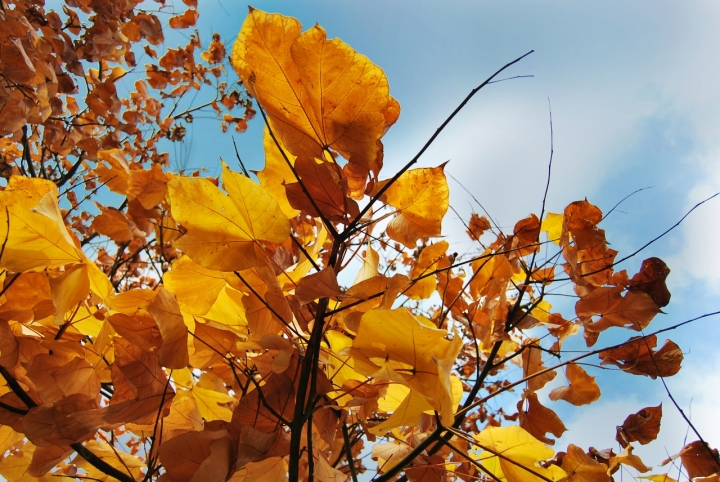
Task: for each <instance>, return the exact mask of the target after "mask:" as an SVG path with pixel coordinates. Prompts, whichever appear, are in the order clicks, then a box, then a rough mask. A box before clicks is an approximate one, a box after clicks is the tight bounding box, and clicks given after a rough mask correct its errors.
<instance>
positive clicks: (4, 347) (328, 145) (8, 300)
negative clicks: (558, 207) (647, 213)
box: [0, 0, 720, 482]
mask: <svg viewBox="0 0 720 482" xmlns="http://www.w3.org/2000/svg"><path fill="white" fill-rule="evenodd" d="M184 2H185V3H186V4H187V5H188V6H189V8H188V9H187V10H186V11H185V12H184V13H182V14H177V15H174V16H172V17H171V18H170V19H169V25H170V27H171V28H188V27H190V26H192V25H194V23H195V22H196V20H197V17H198V10H197V8H196V5H195V2H193V1H191V0H184ZM159 11H160V12H164V11H165V7H164V6H163V5H160V6H159ZM63 12H64V17H63V16H61V15H60V14H58V13H56V12H53V11H50V12H46V11H45V10H44V7H43V6H42V4H41V2H36V1H32V0H17V1H13V2H9V4H8V3H3V4H2V9H1V10H0V22H2V25H3V31H6V32H10V34H9V35H6V36H4V37H3V38H2V39H0V42H1V44H0V49H1V50H0V55H1V56H2V57H1V59H0V70H1V72H0V76H1V77H2V85H1V86H0V105H1V107H0V109H2V116H3V123H2V126H0V129H2V134H3V135H4V136H5V137H2V138H0V150H1V152H2V154H3V163H4V164H3V169H4V170H3V173H4V177H5V178H6V179H7V183H6V186H5V187H4V189H3V190H2V191H0V240H2V245H1V247H0V268H1V269H2V272H1V273H2V274H1V275H0V276H2V291H1V293H0V332H1V333H0V375H1V376H2V380H1V381H3V382H4V384H3V385H2V386H0V424H2V425H1V426H0V448H2V451H3V452H5V453H6V455H5V456H4V457H3V459H2V460H1V461H0V474H1V475H3V476H4V477H5V478H6V479H8V480H13V481H15V480H28V481H31V480H50V477H51V476H63V477H71V478H72V477H76V478H79V479H82V478H86V479H90V480H109V479H111V478H114V479H117V480H121V481H131V480H134V481H140V480H144V481H147V480H153V479H158V480H166V481H199V480H202V481H210V482H213V481H218V482H221V481H226V480H231V481H233V482H240V481H247V482H250V481H267V482H274V481H280V480H287V479H289V480H322V481H330V480H332V481H342V480H347V479H352V480H357V477H358V474H360V473H362V472H365V471H375V472H376V473H377V475H376V477H375V479H374V480H378V481H385V480H396V479H397V480H412V481H420V480H422V481H440V480H449V479H458V480H467V481H471V480H506V481H508V482H516V481H525V480H544V481H548V480H551V481H560V480H568V481H592V482H595V481H598V482H602V481H609V480H612V474H613V473H615V472H616V471H618V470H619V469H620V468H621V466H623V465H625V466H630V467H633V468H635V469H637V470H638V471H641V472H646V471H649V470H650V469H649V468H648V467H646V466H645V465H644V463H643V462H642V461H641V460H640V459H639V458H638V457H637V456H636V455H634V454H633V453H632V451H633V444H635V443H639V444H646V443H649V442H650V441H652V440H654V439H655V438H656V437H657V434H658V432H659V429H660V419H661V415H662V410H661V407H647V408H644V409H642V410H640V411H639V412H638V413H636V414H633V415H630V416H629V417H628V418H627V420H626V421H625V422H624V423H623V424H622V425H621V426H619V427H618V442H619V443H620V444H621V446H622V447H623V449H624V450H623V451H622V452H621V453H620V454H616V453H614V452H613V451H612V450H610V449H608V450H596V449H593V448H590V449H589V450H585V449H583V448H580V447H577V446H575V445H570V446H569V447H568V448H567V450H566V451H563V452H557V453H556V452H555V451H554V450H553V449H551V448H550V447H549V445H551V444H553V442H554V441H553V440H552V438H550V435H552V436H555V437H558V436H560V435H561V434H562V433H563V432H564V431H565V427H564V425H563V422H562V421H561V420H560V418H559V417H558V416H557V414H556V413H555V412H554V411H553V410H552V409H551V408H548V407H545V406H543V405H542V404H541V403H540V400H539V398H538V395H537V391H538V390H540V389H541V388H543V387H544V386H545V385H546V384H547V383H548V382H549V381H551V380H553V379H554V378H555V376H556V375H557V373H558V371H559V370H561V369H563V368H564V371H565V376H566V378H567V385H566V386H562V387H560V388H556V389H554V390H553V391H552V392H550V399H551V400H564V401H566V402H568V403H571V404H573V405H585V404H589V403H592V402H594V401H596V400H597V399H598V398H599V397H600V388H599V386H598V385H597V383H596V382H595V380H594V378H593V377H592V376H590V375H589V374H588V373H587V372H586V370H585V369H584V368H582V366H581V364H580V363H579V362H580V360H582V359H584V358H586V357H590V356H597V357H599V361H600V362H601V363H602V364H610V365H615V366H617V367H618V368H619V369H620V370H621V371H624V372H627V373H631V374H635V375H642V376H649V377H653V378H656V377H667V376H672V375H675V374H676V373H678V370H679V369H680V363H681V361H682V352H681V351H680V349H679V348H678V347H677V345H675V344H674V343H673V342H671V341H666V342H665V343H664V344H663V345H662V347H660V348H659V349H656V346H657V336H656V334H651V335H646V334H645V333H644V332H643V330H644V329H645V328H647V327H648V325H649V323H650V322H651V320H652V319H653V318H654V317H655V316H656V315H657V314H658V313H660V309H661V308H662V307H663V306H665V305H667V303H668V302H669V299H670V295H669V293H668V291H667V289H666V287H665V278H666V277H667V275H668V273H669V270H668V269H667V267H666V266H665V264H664V263H663V262H662V261H661V260H659V259H657V258H650V259H648V260H646V261H645V262H644V263H643V265H642V267H641V270H640V272H639V273H637V274H635V275H634V276H632V277H630V276H629V275H628V274H627V273H626V272H625V271H619V272H616V271H614V269H613V267H614V266H615V264H616V263H617V262H618V260H616V254H617V253H616V252H615V251H613V250H612V249H610V248H608V243H607V241H606V238H605V233H604V231H603V230H602V229H600V228H599V227H598V225H599V223H600V221H601V220H602V217H603V216H602V213H601V212H600V210H599V209H598V208H597V207H595V206H593V205H592V204H590V203H589V202H587V201H579V202H575V203H572V204H570V205H569V206H568V207H567V208H566V209H565V210H564V212H563V213H562V214H553V213H548V214H547V215H545V213H544V212H541V213H540V216H539V217H538V216H536V215H531V216H528V217H527V218H525V219H523V220H521V221H519V222H518V223H517V224H516V225H515V227H514V229H513V232H512V234H506V233H503V232H501V231H500V230H499V229H498V228H497V227H496V226H495V225H494V223H493V222H492V221H491V220H490V219H488V218H487V217H485V216H483V217H480V216H478V215H475V214H474V215H473V216H472V218H471V219H470V220H469V221H468V223H467V227H468V234H469V236H470V237H471V239H472V240H473V242H474V244H475V246H476V249H475V250H474V251H473V252H471V253H470V254H469V255H464V256H458V255H457V254H456V253H451V252H450V245H449V244H448V243H447V242H446V241H444V240H440V241H436V242H432V241H431V239H432V238H437V237H439V236H440V235H441V225H442V220H443V217H444V216H445V214H446V212H447V210H448V208H449V189H448V185H447V181H446V178H445V174H444V166H443V165H441V166H438V167H434V168H414V169H413V168H412V166H413V165H414V164H415V163H416V161H417V158H418V157H419V155H418V156H417V157H416V158H415V159H413V160H412V161H410V162H409V163H408V164H407V165H406V166H405V167H404V168H403V169H401V170H400V171H399V172H397V173H396V174H395V175H394V176H392V177H391V178H389V179H381V178H380V172H381V170H382V165H383V146H382V143H381V140H380V139H381V138H382V136H383V135H384V134H385V132H386V131H387V130H388V128H389V127H390V126H392V124H393V123H395V121H396V120H397V119H398V116H399V113H400V107H399V104H398V103H397V101H395V99H393V98H392V97H391V96H390V95H389V86H388V81H387V78H386V77H385V74H384V73H383V71H382V70H381V69H380V68H379V67H377V66H375V65H374V64H372V63H371V62H370V60H369V59H367V58H366V57H364V56H362V55H360V54H358V53H357V52H355V51H354V50H352V49H351V48H350V47H349V46H347V45H346V44H344V43H343V42H342V41H340V40H338V39H334V40H328V39H327V38H326V35H325V31H324V30H323V29H322V28H321V27H319V26H315V27H313V28H311V29H309V30H307V31H305V32H302V28H301V25H300V23H299V22H298V21H297V20H295V19H292V18H287V17H283V16H281V15H277V14H266V13H263V12H261V11H258V10H253V9H251V11H250V14H249V16H248V17H247V19H246V20H245V23H244V24H243V26H242V29H241V31H240V34H239V37H238V39H237V41H236V42H235V44H234V47H233V49H232V54H231V63H232V66H233V67H234V69H235V71H236V72H237V75H238V76H239V77H240V79H241V81H240V83H239V86H238V87H236V88H235V90H229V88H228V84H227V83H226V82H220V81H219V80H218V79H220V78H221V76H223V75H227V74H229V73H228V72H226V71H225V67H224V62H225V61H226V58H225V57H226V55H225V47H224V45H223V44H222V42H221V41H220V38H219V36H217V35H215V36H214V37H213V40H212V42H211V44H210V47H209V48H208V49H207V50H206V51H204V52H202V54H201V58H202V60H203V61H204V63H196V62H195V60H194V51H195V49H200V48H201V44H200V40H199V36H198V35H197V34H196V35H194V36H191V40H190V42H189V43H188V44H187V45H186V46H185V47H181V48H178V49H168V50H167V52H165V53H164V54H163V55H162V56H161V57H160V59H159V60H158V61H157V63H150V64H148V65H146V66H145V71H144V75H145V77H144V78H143V79H141V80H138V81H136V82H135V84H134V87H135V90H134V91H132V92H130V93H129V94H128V96H127V97H122V96H121V95H120V94H118V87H117V85H116V84H117V83H118V81H119V80H120V79H122V78H123V77H124V76H126V75H128V74H130V73H134V72H135V69H136V65H135V63H136V61H135V55H136V52H139V51H140V50H139V48H140V47H142V51H143V52H144V53H145V54H146V55H147V56H148V58H150V59H155V58H157V54H156V51H155V50H154V49H153V46H157V45H159V44H161V43H162V42H163V33H162V26H161V22H160V21H159V19H158V17H157V16H156V15H155V14H154V13H151V12H149V11H147V10H140V9H139V8H138V2H135V1H130V0H127V1H117V2H116V1H113V2H110V1H91V2H87V1H82V0H72V1H70V0H68V1H67V3H66V5H64V8H63ZM136 44H137V45H136ZM151 62H153V61H152V60H151ZM95 63H96V64H97V66H98V67H97V69H92V68H88V65H90V64H95ZM123 65H124V66H126V67H128V69H129V70H126V69H125V68H124V67H123ZM86 70H87V72H86ZM80 80H81V81H83V84H84V87H83V86H81V85H80V82H79V81H80ZM213 80H215V83H214V84H213ZM490 80H492V78H491V79H488V81H490ZM203 85H210V86H211V87H212V88H214V89H215V94H216V95H215V98H214V99H213V100H211V101H209V102H207V104H203V105H200V106H195V107H191V108H188V109H187V110H186V111H184V112H183V113H181V114H175V111H176V109H177V106H178V105H179V100H180V99H181V98H183V96H185V95H186V93H188V92H191V91H193V90H199V89H201V87H202V86H203ZM483 85H485V84H483ZM81 88H84V90H82V94H79V92H80V91H81ZM243 89H247V92H248V93H249V94H250V95H251V96H252V98H254V102H255V103H256V106H257V108H258V110H259V111H260V112H261V113H262V115H263V118H264V119H265V121H266V130H265V135H264V147H265V155H266V158H265V167H264V169H263V170H262V171H260V172H258V173H257V178H258V180H259V183H257V182H255V181H254V180H253V179H251V178H250V177H249V175H248V173H247V172H244V173H242V174H241V173H237V172H233V171H232V170H231V169H230V168H229V167H228V166H227V165H224V164H223V169H222V175H221V177H220V179H212V178H203V177H200V176H199V173H194V175H191V176H186V175H184V174H183V173H182V172H179V173H177V172H173V171H172V169H170V166H169V164H170V163H169V160H170V159H169V155H168V154H167V153H163V152H161V149H162V142H168V141H178V140H181V139H182V137H183V135H184V134H183V133H184V131H183V127H182V124H181V122H183V121H184V122H190V121H191V120H192V112H194V111H195V110H197V109H199V108H202V107H208V108H213V109H214V110H215V111H216V112H217V114H218V116H219V118H220V119H221V120H222V122H223V124H222V127H223V130H226V129H227V127H228V126H229V125H231V124H232V125H235V126H236V127H235V128H236V129H237V130H240V131H241V130H243V129H244V127H245V125H246V121H247V120H249V118H251V117H252V116H253V114H254V112H255V111H254V110H253V108H252V104H251V100H250V99H249V97H247V96H246V94H245V93H244V92H245V90H243ZM153 90H155V91H157V94H151V93H150V92H151V91H153ZM477 90H478V89H476V91H477ZM474 92H475V91H474ZM471 95H472V94H471ZM163 101H165V102H170V103H172V106H171V110H170V113H169V114H168V113H167V110H168V107H166V106H165V105H164V103H163ZM233 109H239V110H240V111H242V112H243V114H242V115H234V114H233ZM226 111H227V112H229V113H224V112H226ZM163 139H165V140H163ZM423 150H424V149H423ZM421 153H422V151H421ZM65 185H67V187H65ZM63 188H64V189H63ZM83 191H84V192H85V193H86V195H85V196H84V197H83V198H82V199H81V200H78V193H82V192H83ZM107 192H111V193H115V195H116V196H118V195H119V196H120V197H121V198H122V203H121V204H120V207H118V208H114V207H109V206H104V205H101V204H96V206H97V210H93V209H90V208H87V209H83V210H82V211H80V214H77V215H73V214H72V213H73V212H74V211H76V210H77V209H78V207H79V206H80V205H81V204H82V203H83V202H84V201H86V200H89V199H93V200H95V201H99V200H100V199H104V198H107V197H109V196H110V195H109V194H106V193H107ZM373 233H375V234H373ZM113 245H114V246H115V253H114V254H111V253H110V252H109V251H110V250H112V249H113V248H112V246H113ZM541 259H542V261H541ZM381 260H382V261H381ZM353 268H356V272H353V273H348V271H350V270H352V269H353ZM563 283H570V284H571V286H572V287H573V288H574V292H575V295H577V298H578V300H577V303H576V304H575V313H574V314H572V316H567V315H566V316H563V315H562V314H560V313H558V312H556V311H553V308H552V306H551V305H550V304H549V303H548V302H547V300H546V299H545V298H546V294H547V293H548V292H549V291H550V290H551V289H555V287H556V286H558V284H563ZM566 318H569V319H566ZM608 329H614V330H617V329H629V330H633V331H636V332H640V335H641V336H638V337H634V338H631V339H630V340H628V341H627V342H625V343H621V344H618V345H615V346H610V347H604V348H602V349H597V350H592V351H588V352H586V353H583V354H582V355H580V356H577V357H575V358H573V359H564V360H563V358H564V354H563V351H562V345H563V343H564V342H565V341H566V340H567V338H568V337H571V336H573V335H576V334H579V333H581V332H582V334H583V335H584V339H585V341H586V343H587V345H588V346H593V345H594V344H596V343H597V341H598V338H599V336H600V334H601V333H602V332H604V331H606V330H608ZM549 357H556V358H559V359H560V361H559V362H558V363H556V364H555V365H550V366H546V363H547V359H548V358H549ZM512 366H515V367H521V370H522V376H521V377H520V378H519V379H517V380H511V379H509V377H508V375H507V374H508V368H509V367H512ZM516 387H517V388H518V389H519V388H520V387H522V388H523V389H522V392H517V394H516V398H515V400H517V411H516V412H515V413H507V412H508V410H507V408H506V410H505V411H503V409H502V408H497V409H492V408H491V407H490V405H489V404H488V403H487V402H488V401H489V400H491V399H494V398H495V397H498V396H500V395H501V394H505V396H507V395H511V394H513V393H516V392H514V391H513V390H514V389H515V388H516ZM493 406H498V405H493ZM368 451H369V453H370V455H371V457H370V459H371V461H370V460H364V458H365V457H364V456H363V454H367V453H368ZM678 456H679V457H680V458H681V459H682V462H683V464H684V466H685V468H686V471H687V473H688V475H689V476H690V477H705V476H711V475H712V474H715V473H716V472H717V471H718V467H720V466H717V465H716V464H717V453H716V452H712V451H711V450H710V449H709V447H707V446H706V445H705V444H704V442H701V441H698V442H694V443H691V444H689V445H687V446H686V447H685V448H684V449H683V450H682V451H681V452H680V454H679V455H678ZM712 477H715V478H712ZM712 477H709V478H707V479H706V480H717V475H715V476H712ZM650 478H652V480H666V481H670V480H672V479H670V478H669V477H668V476H664V475H661V476H650Z"/></svg>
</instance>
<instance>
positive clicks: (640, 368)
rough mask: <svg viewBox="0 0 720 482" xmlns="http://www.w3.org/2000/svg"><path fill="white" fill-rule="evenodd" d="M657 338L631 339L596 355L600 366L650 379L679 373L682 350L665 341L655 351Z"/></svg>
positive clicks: (652, 336) (653, 336)
mask: <svg viewBox="0 0 720 482" xmlns="http://www.w3.org/2000/svg"><path fill="white" fill-rule="evenodd" d="M656 346H657V336H655V335H651V336H648V337H633V338H630V340H628V343H625V344H624V345H622V346H620V347H617V348H612V349H610V350H605V351H602V352H600V353H599V354H598V356H599V357H600V359H601V360H602V362H601V363H600V364H601V365H615V366H617V367H619V368H620V369H621V370H623V371H625V372H627V373H632V374H634V375H646V376H649V377H650V378H653V379H655V378H657V377H659V376H660V377H670V376H673V375H675V374H677V373H678V371H680V363H682V360H683V354H682V350H680V347H678V346H677V345H676V344H675V343H673V342H672V341H670V340H666V341H665V344H664V345H663V346H662V347H661V348H660V349H659V350H657V351H653V349H654V348H655V347H656Z"/></svg>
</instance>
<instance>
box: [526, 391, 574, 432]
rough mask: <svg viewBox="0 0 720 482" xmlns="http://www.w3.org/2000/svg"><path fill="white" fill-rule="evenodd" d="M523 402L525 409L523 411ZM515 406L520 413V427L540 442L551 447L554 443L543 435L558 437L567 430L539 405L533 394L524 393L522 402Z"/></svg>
mask: <svg viewBox="0 0 720 482" xmlns="http://www.w3.org/2000/svg"><path fill="white" fill-rule="evenodd" d="M525 402H527V408H526V409H523V408H522V407H523V405H524V404H525ZM517 406H518V412H520V426H521V427H522V428H524V429H525V430H527V432H528V433H529V434H530V435H532V436H533V437H535V438H536V439H538V440H540V441H541V442H544V443H546V444H549V445H553V444H554V443H555V441H554V440H553V439H551V438H548V437H546V436H545V434H548V433H551V434H553V435H554V436H556V437H560V436H561V435H562V434H563V432H565V431H566V430H567V429H566V428H565V424H563V422H562V420H560V417H558V416H557V414H556V413H555V412H554V411H552V410H550V409H549V408H547V407H545V406H543V405H542V404H541V403H540V401H539V400H538V397H537V395H536V394H535V392H531V391H525V393H524V394H523V400H520V401H519V402H518V405H517Z"/></svg>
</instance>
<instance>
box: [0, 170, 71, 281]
mask: <svg viewBox="0 0 720 482" xmlns="http://www.w3.org/2000/svg"><path fill="white" fill-rule="evenodd" d="M47 183H48V181H45V180H43V179H34V180H32V182H30V181H29V180H28V181H22V182H21V181H14V182H13V179H11V182H10V183H9V184H8V186H7V187H6V188H5V190H4V191H1V192H0V243H4V244H5V250H4V251H3V253H2V259H0V267H2V268H4V269H7V270H9V271H14V272H17V273H20V272H23V271H28V270H31V269H34V268H40V267H43V268H45V267H57V266H62V265H66V264H76V263H81V262H82V260H83V259H84V255H83V253H82V251H81V250H80V248H78V247H77V246H76V245H75V242H74V240H73V238H72V237H71V236H70V233H69V232H68V230H67V228H66V227H65V223H64V221H63V218H62V215H61V214H60V209H59V207H58V204H57V189H56V188H52V189H51V188H49V186H48V184H47ZM50 184H52V183H50ZM39 193H44V194H43V195H42V196H38V194H39ZM8 228H9V230H8Z"/></svg>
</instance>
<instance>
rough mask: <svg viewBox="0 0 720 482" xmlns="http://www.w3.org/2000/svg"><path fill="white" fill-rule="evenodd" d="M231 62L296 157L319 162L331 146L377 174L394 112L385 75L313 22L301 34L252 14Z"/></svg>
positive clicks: (286, 20) (278, 18) (285, 22)
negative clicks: (323, 152)
mask: <svg viewBox="0 0 720 482" xmlns="http://www.w3.org/2000/svg"><path fill="white" fill-rule="evenodd" d="M231 60H232V64H233V66H234V67H235V70H236V71H237V73H238V75H239V76H240V78H241V79H242V80H243V82H244V83H245V85H247V86H248V88H249V90H250V92H251V93H252V94H253V96H254V97H255V98H256V99H257V100H258V101H259V102H260V105H261V106H262V107H263V108H264V109H265V110H266V111H267V113H268V115H269V116H270V122H271V126H272V128H273V130H274V131H276V132H277V134H278V136H279V137H280V139H281V141H282V144H283V145H284V146H285V147H286V148H287V149H288V150H289V151H290V152H292V153H293V154H294V155H296V156H301V155H303V156H309V157H311V158H322V157H323V156H322V150H323V149H325V148H332V149H334V150H336V151H338V152H339V153H340V154H342V156H343V157H345V158H346V159H348V160H349V161H350V162H351V163H353V164H357V165H358V166H360V167H362V168H363V169H365V170H366V171H369V170H372V171H374V172H375V173H377V172H379V170H380V167H381V166H382V157H381V156H382V144H380V143H379V139H380V138H381V137H382V135H383V134H384V133H385V131H386V130H387V129H388V128H389V127H390V126H391V125H392V124H394V123H395V121H396V120H397V118H398V115H399V113H400V107H399V105H398V103H397V101H395V99H393V98H392V97H390V95H389V86H388V82H387V78H386V77H385V74H384V72H383V71H382V70H381V69H380V68H379V67H377V66H375V65H374V64H372V63H371V62H370V61H369V60H368V59H367V57H365V56H363V55H360V54H358V53H357V52H355V51H354V50H352V49H351V48H350V47H349V46H347V45H346V44H345V43H343V42H342V41H340V40H338V39H335V40H327V39H326V37H325V30H323V29H322V27H320V26H319V25H316V26H314V27H313V28H311V29H310V30H308V31H306V32H304V33H301V25H300V23H299V22H298V21H297V20H296V19H294V18H290V17H284V16H282V15H278V14H267V13H265V12H262V11H260V10H255V9H252V8H251V9H250V14H249V15H248V18H247V19H246V20H245V22H244V23H243V26H242V29H241V30H240V33H239V35H238V39H237V41H236V42H235V45H234V46H233V50H232V55H231Z"/></svg>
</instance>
